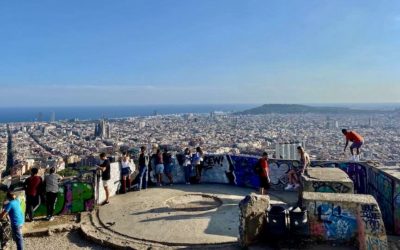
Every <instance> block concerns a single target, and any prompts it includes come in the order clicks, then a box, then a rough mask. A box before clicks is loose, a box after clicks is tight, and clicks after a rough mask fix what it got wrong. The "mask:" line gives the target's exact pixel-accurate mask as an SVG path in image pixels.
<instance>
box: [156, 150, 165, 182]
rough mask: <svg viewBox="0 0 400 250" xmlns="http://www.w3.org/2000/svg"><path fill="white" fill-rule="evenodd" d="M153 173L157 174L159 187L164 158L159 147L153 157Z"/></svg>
mask: <svg viewBox="0 0 400 250" xmlns="http://www.w3.org/2000/svg"><path fill="white" fill-rule="evenodd" d="M155 165H156V169H155V173H156V176H157V185H158V186H159V187H161V186H162V175H163V173H164V159H163V155H162V153H161V150H160V149H157V153H156V157H155Z"/></svg>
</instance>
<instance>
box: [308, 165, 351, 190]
mask: <svg viewBox="0 0 400 250" xmlns="http://www.w3.org/2000/svg"><path fill="white" fill-rule="evenodd" d="M301 178H302V181H303V191H305V192H319V193H347V194H353V193H354V184H353V181H352V180H351V179H350V178H349V176H348V175H347V174H346V173H345V172H344V171H342V170H340V169H338V168H309V169H308V170H307V174H304V175H302V176H301Z"/></svg>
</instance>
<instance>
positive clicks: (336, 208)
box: [310, 201, 357, 240]
mask: <svg viewBox="0 0 400 250" xmlns="http://www.w3.org/2000/svg"><path fill="white" fill-rule="evenodd" d="M310 212H311V214H312V216H311V218H310V233H311V235H312V236H314V237H321V238H323V239H326V240H350V239H352V238H353V237H355V236H356V232H357V219H356V215H355V214H354V213H352V212H350V211H348V210H347V209H345V208H342V206H340V205H335V204H333V203H327V202H319V201H315V202H314V204H313V206H312V208H311V209H310Z"/></svg>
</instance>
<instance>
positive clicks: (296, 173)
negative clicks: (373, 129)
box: [256, 129, 364, 195]
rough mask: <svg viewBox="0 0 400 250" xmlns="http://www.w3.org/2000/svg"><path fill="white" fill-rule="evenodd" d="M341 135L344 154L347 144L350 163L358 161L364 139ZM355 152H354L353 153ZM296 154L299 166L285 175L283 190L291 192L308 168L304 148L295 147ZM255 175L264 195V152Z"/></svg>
mask: <svg viewBox="0 0 400 250" xmlns="http://www.w3.org/2000/svg"><path fill="white" fill-rule="evenodd" d="M342 133H343V135H344V136H345V138H346V145H345V147H344V150H343V151H344V152H345V151H346V149H347V147H348V145H349V142H351V143H352V144H351V145H350V153H351V156H352V157H351V158H350V160H352V161H359V160H360V148H361V146H362V145H363V144H364V138H363V137H362V136H361V135H359V134H358V133H357V132H355V131H351V130H347V129H342ZM354 150H356V152H354ZM297 153H298V154H299V158H300V166H299V167H298V168H292V169H290V170H289V172H288V173H287V178H288V184H287V186H286V187H285V190H287V191H288V190H293V189H298V188H299V187H300V184H301V183H300V177H301V175H303V174H305V173H306V171H307V168H308V167H309V166H310V163H311V161H310V156H309V155H308V154H307V153H306V152H305V150H304V148H303V147H301V146H298V147H297ZM256 173H257V174H258V175H259V181H260V194H262V195H264V194H266V192H267V190H268V189H269V188H270V185H271V184H270V183H271V181H270V177H269V165H268V153H267V152H264V153H263V154H262V157H261V158H260V159H259V160H258V162H257V164H256Z"/></svg>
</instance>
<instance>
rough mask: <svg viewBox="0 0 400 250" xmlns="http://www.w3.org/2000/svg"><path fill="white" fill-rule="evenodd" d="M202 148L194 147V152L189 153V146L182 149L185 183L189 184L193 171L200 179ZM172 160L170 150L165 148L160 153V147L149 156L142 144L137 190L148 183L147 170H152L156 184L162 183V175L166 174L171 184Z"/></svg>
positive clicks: (145, 186) (143, 187)
mask: <svg viewBox="0 0 400 250" xmlns="http://www.w3.org/2000/svg"><path fill="white" fill-rule="evenodd" d="M203 155H204V153H203V150H202V149H201V148H200V147H197V148H196V152H195V153H194V154H192V153H191V151H190V149H189V148H186V149H185V150H184V161H183V164H182V165H183V167H184V172H185V181H186V184H190V178H191V177H192V173H193V172H194V173H195V176H196V179H197V180H198V181H200V179H201V172H202V171H201V170H202V168H201V166H202V163H203ZM174 166H175V164H174V161H173V158H172V155H171V153H170V152H168V150H167V149H165V150H164V152H163V153H162V152H161V150H160V149H157V151H156V152H155V153H154V154H153V155H151V156H149V155H148V154H147V153H146V147H145V146H142V147H141V148H140V155H139V181H138V190H141V189H146V188H147V183H148V175H149V170H150V169H151V170H153V172H154V174H155V176H156V182H157V186H162V185H163V179H162V178H163V175H164V174H165V176H167V178H168V184H169V185H173V183H174V181H173V175H172V173H173V169H174Z"/></svg>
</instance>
